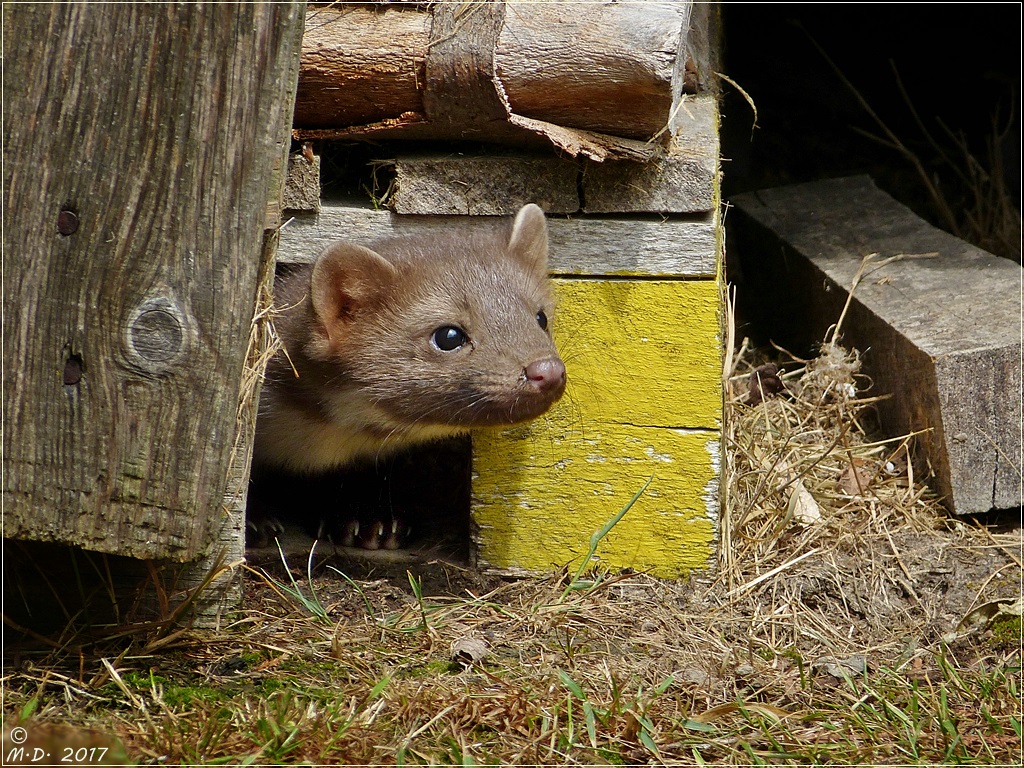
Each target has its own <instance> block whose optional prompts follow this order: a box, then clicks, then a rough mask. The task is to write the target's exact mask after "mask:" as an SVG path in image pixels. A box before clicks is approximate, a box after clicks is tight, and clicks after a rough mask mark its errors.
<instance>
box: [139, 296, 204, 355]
mask: <svg viewBox="0 0 1024 768" xmlns="http://www.w3.org/2000/svg"><path fill="white" fill-rule="evenodd" d="M188 331H189V322H188V316H187V314H186V313H185V312H184V311H183V310H182V309H181V307H179V306H178V305H177V304H176V303H175V302H174V301H173V300H172V299H170V298H167V297H156V298H151V299H148V300H146V301H144V302H143V303H142V304H141V305H139V306H138V307H136V309H135V311H134V312H133V313H132V315H131V319H130V320H129V322H128V328H127V342H128V349H129V352H130V353H131V357H132V358H133V359H134V362H135V365H137V366H139V367H141V368H142V369H144V370H146V371H148V372H150V373H161V372H163V371H165V370H167V369H168V368H169V367H170V366H171V365H173V364H174V363H175V362H176V361H177V360H178V359H179V358H180V357H181V356H182V355H183V354H184V353H185V351H186V346H187V345H188V337H189V332H188Z"/></svg>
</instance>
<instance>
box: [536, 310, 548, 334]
mask: <svg viewBox="0 0 1024 768" xmlns="http://www.w3.org/2000/svg"><path fill="white" fill-rule="evenodd" d="M537 325H539V326H540V329H541V330H542V331H546V330H547V329H548V316H547V315H546V314H545V313H544V310H543V309H542V310H541V311H540V312H538V313H537Z"/></svg>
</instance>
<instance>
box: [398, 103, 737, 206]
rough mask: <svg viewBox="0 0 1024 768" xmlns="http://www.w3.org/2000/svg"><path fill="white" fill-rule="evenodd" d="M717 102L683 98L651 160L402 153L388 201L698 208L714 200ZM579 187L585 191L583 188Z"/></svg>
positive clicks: (445, 204) (463, 204) (408, 202)
mask: <svg viewBox="0 0 1024 768" xmlns="http://www.w3.org/2000/svg"><path fill="white" fill-rule="evenodd" d="M718 152H719V142H718V104H717V101H716V100H715V98H714V97H712V96H696V97H692V96H691V97H686V98H685V99H684V100H683V101H682V102H680V104H679V110H678V112H677V113H676V116H675V117H674V118H673V120H672V131H671V138H670V139H669V141H668V147H667V148H666V150H665V153H664V154H663V155H662V156H661V157H658V158H655V159H653V160H650V161H649V162H633V161H629V160H609V161H606V162H600V163H598V162H594V161H592V160H572V159H569V158H563V157H558V156H556V155H554V154H553V153H549V154H540V153H529V154H528V153H515V154H513V153H509V152H504V153H500V154H490V155H478V154H465V153H447V154H424V153H422V152H420V153H408V154H399V155H397V156H396V157H395V159H394V160H393V161H390V163H389V164H390V165H391V167H392V168H393V169H394V174H395V176H394V188H393V191H392V193H391V195H390V196H389V197H388V199H387V205H388V207H389V208H391V209H392V210H393V211H395V212H396V213H403V214H430V213H437V214H447V215H457V214H468V215H489V216H494V215H505V216H510V215H514V214H515V213H516V211H518V210H519V208H520V207H521V206H522V205H523V204H524V203H527V202H535V203H537V204H538V205H540V206H541V207H542V208H544V210H545V211H547V212H548V213H575V212H576V211H579V210H585V211H586V212H587V213H697V212H707V211H711V210H714V208H715V207H716V206H717V205H718V198H717V190H718V172H719V170H718V169H719V162H718ZM581 193H582V195H581Z"/></svg>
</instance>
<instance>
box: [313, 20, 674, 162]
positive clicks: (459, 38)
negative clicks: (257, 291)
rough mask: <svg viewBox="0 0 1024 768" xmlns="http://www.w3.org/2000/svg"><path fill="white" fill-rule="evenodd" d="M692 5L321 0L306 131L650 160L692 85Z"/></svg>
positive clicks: (315, 135) (315, 22)
mask: <svg viewBox="0 0 1024 768" xmlns="http://www.w3.org/2000/svg"><path fill="white" fill-rule="evenodd" d="M691 5H692V4H691V3H690V2H665V3H641V4H630V3H601V4H591V3H586V4H582V3H529V2H521V1H519V0H515V1H512V2H489V3H472V4H462V3H435V4H431V5H429V6H424V5H420V4H415V5H414V4H404V3H401V4H399V3H378V4H369V5H349V4H333V5H330V6H325V7H318V8H315V9H311V11H310V13H309V16H308V19H307V24H306V34H305V38H304V41H303V57H302V66H301V71H300V77H299V92H298V96H297V100H296V109H295V121H294V125H295V132H294V135H295V137H296V138H367V137H372V138H375V139H380V138H402V139H419V140H422V139H462V140H471V141H491V142H500V143H511V144H519V145H529V144H531V143H532V144H538V143H544V144H547V145H550V144H554V145H555V146H557V147H558V148H559V149H561V150H562V151H564V152H566V153H568V154H570V155H572V156H577V155H583V156H585V157H589V158H591V159H594V160H605V159H632V160H641V161H643V160H649V159H651V158H653V157H655V156H657V155H658V154H659V152H660V144H659V143H658V141H655V139H660V138H662V137H663V136H665V135H666V134H667V133H668V132H667V131H665V128H666V126H667V125H668V124H669V122H670V120H671V117H672V115H673V112H674V110H675V109H676V107H677V106H678V104H679V101H680V98H681V95H682V93H683V89H684V80H685V79H686V63H687V55H688V48H687V32H688V28H689V24H690V15H691ZM691 69H692V67H691ZM691 80H692V77H691Z"/></svg>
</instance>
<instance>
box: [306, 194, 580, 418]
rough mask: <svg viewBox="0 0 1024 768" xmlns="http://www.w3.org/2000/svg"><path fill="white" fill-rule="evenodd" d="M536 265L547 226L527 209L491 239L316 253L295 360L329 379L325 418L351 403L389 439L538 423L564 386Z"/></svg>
mask: <svg viewBox="0 0 1024 768" xmlns="http://www.w3.org/2000/svg"><path fill="white" fill-rule="evenodd" d="M547 260H548V238H547V224H546V222H545V219H544V213H543V211H541V209H540V208H538V207H537V206H536V205H532V204H531V205H527V206H525V207H524V208H523V209H522V210H520V211H519V213H518V215H517V216H516V217H515V220H514V222H513V223H512V226H511V229H506V230H504V231H502V232H488V233H477V234H471V235H468V236H466V237H461V236H459V237H453V236H450V235H449V236H445V235H428V236H415V237H405V238H397V239H392V240H385V241H380V242H378V243H374V244H373V245H372V247H370V248H367V247H364V246H360V245H354V244H351V243H345V242H341V243H335V244H333V245H331V246H330V247H328V248H327V249H326V250H325V251H324V252H323V253H322V254H321V255H320V257H319V258H318V259H317V262H316V264H315V266H314V268H313V271H312V276H311V280H310V286H309V296H310V300H311V305H310V306H311V311H312V315H313V317H312V322H313V328H312V331H311V333H310V335H309V337H308V342H307V344H306V349H305V353H306V355H307V356H308V357H309V358H310V359H311V360H314V361H316V363H317V364H318V367H321V368H323V367H326V368H327V369H328V370H330V369H332V368H334V369H336V372H335V375H328V376H327V379H326V380H327V381H328V382H330V381H334V382H336V383H337V390H336V391H335V392H334V393H331V392H330V391H328V392H324V393H323V396H324V397H325V398H328V399H329V400H332V401H334V402H333V406H334V407H332V408H329V410H335V409H346V408H348V409H350V408H351V407H352V405H353V395H358V400H359V401H360V402H361V403H362V406H361V407H363V408H365V409H366V410H367V413H366V414H365V415H366V417H367V421H368V422H372V424H373V427H374V428H375V429H377V430H379V431H380V432H381V433H382V435H384V434H389V433H391V434H395V435H396V437H400V435H401V434H402V433H403V432H406V433H409V434H413V433H417V432H422V433H423V434H424V435H430V436H437V435H438V434H444V433H446V432H447V433H456V432H460V431H465V430H466V429H469V428H472V427H478V426H493V425H503V424H514V423H517V422H521V421H526V420H529V419H533V418H535V417H537V416H539V415H541V414H542V413H544V412H545V411H546V410H547V409H548V408H549V407H551V405H552V404H553V403H555V402H556V401H557V400H558V399H559V398H560V397H561V396H562V393H563V391H564V390H565V381H566V373H565V366H564V365H563V363H562V360H561V358H559V356H558V352H557V351H556V349H555V346H554V343H553V342H552V340H551V323H552V320H553V318H554V301H553V297H552V294H551V290H550V287H549V284H548V279H547ZM328 389H329V387H328ZM350 417H351V414H348V415H347V416H346V419H347V420H349V421H350V420H351V418H350Z"/></svg>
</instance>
